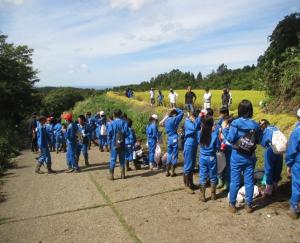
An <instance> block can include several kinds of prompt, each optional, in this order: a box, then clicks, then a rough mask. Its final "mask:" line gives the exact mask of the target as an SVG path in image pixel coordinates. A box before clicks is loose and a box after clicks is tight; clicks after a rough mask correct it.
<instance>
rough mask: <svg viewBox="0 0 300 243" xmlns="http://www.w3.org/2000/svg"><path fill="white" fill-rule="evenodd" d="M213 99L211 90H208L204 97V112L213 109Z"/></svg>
mask: <svg viewBox="0 0 300 243" xmlns="http://www.w3.org/2000/svg"><path fill="white" fill-rule="evenodd" d="M211 97H212V94H211V93H210V92H209V88H206V89H205V94H204V96H203V99H204V106H203V109H204V110H206V109H208V108H211Z"/></svg>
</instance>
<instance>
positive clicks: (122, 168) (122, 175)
mask: <svg viewBox="0 0 300 243" xmlns="http://www.w3.org/2000/svg"><path fill="white" fill-rule="evenodd" d="M120 168H121V179H126V177H125V167H120Z"/></svg>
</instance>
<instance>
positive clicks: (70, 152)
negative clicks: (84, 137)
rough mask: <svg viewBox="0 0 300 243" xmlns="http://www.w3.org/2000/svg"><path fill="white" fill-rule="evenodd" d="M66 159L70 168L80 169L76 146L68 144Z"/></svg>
mask: <svg viewBox="0 0 300 243" xmlns="http://www.w3.org/2000/svg"><path fill="white" fill-rule="evenodd" d="M66 158H67V166H68V168H72V169H78V163H77V160H76V144H72V143H68V144H67V153H66Z"/></svg>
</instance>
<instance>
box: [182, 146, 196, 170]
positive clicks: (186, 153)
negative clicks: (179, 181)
mask: <svg viewBox="0 0 300 243" xmlns="http://www.w3.org/2000/svg"><path fill="white" fill-rule="evenodd" d="M183 157H184V165H183V173H184V174H186V175H187V174H189V173H192V172H193V170H194V168H195V163H196V157H197V146H193V145H184V150H183Z"/></svg>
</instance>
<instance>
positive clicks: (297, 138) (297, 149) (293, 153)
mask: <svg viewBox="0 0 300 243" xmlns="http://www.w3.org/2000/svg"><path fill="white" fill-rule="evenodd" d="M297 118H298V123H297V124H296V127H295V128H294V130H293V132H292V134H291V136H290V138H289V141H288V148H287V151H286V157H285V162H286V165H287V167H288V168H287V172H288V175H290V176H292V195H291V199H290V210H289V216H290V217H291V218H293V219H297V218H298V217H299V214H300V210H299V202H300V109H299V110H298V111H297Z"/></svg>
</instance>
